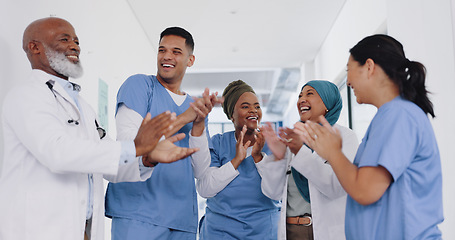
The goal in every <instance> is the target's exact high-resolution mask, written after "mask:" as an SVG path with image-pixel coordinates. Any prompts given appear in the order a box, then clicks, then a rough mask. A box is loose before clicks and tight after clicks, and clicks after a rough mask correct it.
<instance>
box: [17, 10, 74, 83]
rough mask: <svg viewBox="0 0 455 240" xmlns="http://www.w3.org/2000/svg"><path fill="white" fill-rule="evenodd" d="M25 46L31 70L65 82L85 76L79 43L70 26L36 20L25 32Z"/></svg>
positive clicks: (62, 21) (46, 20)
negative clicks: (56, 77)
mask: <svg viewBox="0 0 455 240" xmlns="http://www.w3.org/2000/svg"><path fill="white" fill-rule="evenodd" d="M24 44H25V45H24V49H25V50H26V52H27V55H28V56H29V59H30V62H31V63H32V68H34V69H41V70H43V71H45V72H47V73H49V74H52V75H55V76H58V77H61V78H63V79H68V77H77V76H80V75H81V74H82V67H81V65H80V61H79V54H80V51H81V49H80V48H79V39H78V37H77V35H76V32H75V31H74V28H73V26H72V25H71V24H70V23H69V22H67V21H65V20H63V19H59V18H46V19H41V20H37V21H35V22H33V23H32V24H30V25H29V27H28V28H27V29H26V31H25V33H24Z"/></svg>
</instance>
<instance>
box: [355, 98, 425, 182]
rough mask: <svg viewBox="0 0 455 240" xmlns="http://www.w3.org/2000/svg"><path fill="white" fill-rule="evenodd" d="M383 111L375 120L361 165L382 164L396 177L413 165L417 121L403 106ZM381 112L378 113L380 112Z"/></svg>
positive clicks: (395, 178)
mask: <svg viewBox="0 0 455 240" xmlns="http://www.w3.org/2000/svg"><path fill="white" fill-rule="evenodd" d="M381 110H384V111H382V112H381V113H380V115H378V118H375V119H374V120H373V122H372V125H371V129H370V132H369V133H368V136H367V139H364V141H365V140H366V144H365V149H364V151H363V154H362V156H361V160H360V162H359V167H365V166H379V165H380V166H383V167H384V168H386V169H387V170H388V171H389V173H390V174H391V175H392V177H393V179H394V180H397V179H398V178H399V177H400V176H401V174H402V173H403V172H404V171H405V170H406V168H407V167H408V166H409V165H410V164H411V161H412V159H413V156H414V155H415V152H416V146H417V141H418V139H417V130H418V129H417V124H416V122H415V120H414V119H413V118H412V115H411V114H409V112H408V111H406V109H404V108H399V107H395V108H393V107H391V108H387V109H381ZM378 114H379V112H378Z"/></svg>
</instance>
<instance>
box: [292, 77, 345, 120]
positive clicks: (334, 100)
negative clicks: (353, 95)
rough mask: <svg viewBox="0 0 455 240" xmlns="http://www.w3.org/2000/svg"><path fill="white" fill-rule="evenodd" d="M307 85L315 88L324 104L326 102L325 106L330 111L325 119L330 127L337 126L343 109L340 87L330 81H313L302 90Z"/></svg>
mask: <svg viewBox="0 0 455 240" xmlns="http://www.w3.org/2000/svg"><path fill="white" fill-rule="evenodd" d="M307 85H308V86H310V87H312V88H314V89H315V90H316V92H318V94H319V96H320V97H321V99H322V102H324V105H325V107H326V108H327V110H328V112H327V113H326V114H325V118H326V119H327V121H328V122H329V123H330V125H333V124H335V123H336V122H337V121H338V118H339V117H340V113H341V108H342V107H343V101H342V100H341V95H340V91H339V90H338V87H337V86H336V85H335V84H333V83H331V82H329V81H325V80H313V81H309V82H307V83H306V84H305V85H303V87H302V90H303V88H304V87H305V86H307ZM300 91H301V90H300Z"/></svg>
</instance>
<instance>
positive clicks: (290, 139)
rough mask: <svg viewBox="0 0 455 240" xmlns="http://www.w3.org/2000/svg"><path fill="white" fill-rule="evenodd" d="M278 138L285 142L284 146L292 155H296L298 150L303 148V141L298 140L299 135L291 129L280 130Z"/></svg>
mask: <svg viewBox="0 0 455 240" xmlns="http://www.w3.org/2000/svg"><path fill="white" fill-rule="evenodd" d="M279 135H280V137H281V138H282V139H283V140H284V141H285V144H286V146H288V147H289V150H291V152H292V153H294V154H297V153H298V152H299V150H300V148H301V147H302V146H303V140H302V139H300V137H299V135H298V134H297V133H296V132H295V130H294V129H292V128H287V127H284V128H280V129H279Z"/></svg>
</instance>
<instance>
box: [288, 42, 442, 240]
mask: <svg viewBox="0 0 455 240" xmlns="http://www.w3.org/2000/svg"><path fill="white" fill-rule="evenodd" d="M350 53H351V55H350V57H349V60H348V64H347V72H348V73H347V84H348V86H350V87H351V88H352V89H353V90H354V93H355V95H356V97H357V102H358V103H365V104H371V105H374V106H376V107H377V108H378V111H377V113H376V115H375V116H374V118H373V120H372V121H371V123H370V126H369V127H368V130H367V132H366V133H365V137H364V138H363V140H362V143H361V144H360V146H359V149H358V151H357V154H356V157H355V159H354V163H351V162H350V161H349V160H348V159H347V158H346V157H345V156H344V155H343V153H342V152H341V137H340V134H339V132H338V131H337V130H336V129H334V128H332V127H331V126H330V124H329V123H328V122H327V121H326V120H325V119H324V118H323V117H320V119H319V120H318V121H319V123H321V124H322V126H321V125H320V124H318V123H315V122H311V121H307V122H306V123H305V124H298V125H297V126H296V128H297V129H299V130H300V133H301V134H302V135H303V136H304V139H305V143H306V144H307V145H308V146H309V147H311V148H312V149H313V150H315V151H316V152H317V153H318V154H319V155H320V156H322V157H323V158H324V159H327V160H328V161H329V163H330V165H331V166H332V168H333V170H334V172H335V174H336V175H337V177H338V180H339V181H340V183H341V185H342V186H343V188H344V189H345V190H346V192H347V193H348V195H349V196H348V200H347V206H346V222H345V224H346V237H347V239H441V232H440V230H439V229H438V224H440V223H441V222H442V221H443V211H442V176H441V162H440V156H439V150H438V146H437V143H436V139H435V136H434V133H433V128H432V126H431V123H430V121H429V119H428V117H427V114H429V115H431V116H432V117H434V116H435V115H434V111H433V106H432V103H431V101H430V100H429V99H428V96H427V94H428V92H427V90H426V88H425V72H426V70H425V67H424V66H423V65H422V64H421V63H419V62H415V61H410V60H408V59H407V58H406V56H405V54H404V51H403V46H402V44H401V43H400V42H398V41H397V40H395V39H394V38H392V37H390V36H387V35H373V36H369V37H366V38H364V39H363V40H361V41H360V42H359V43H357V45H355V46H354V47H353V48H352V49H351V50H350Z"/></svg>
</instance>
